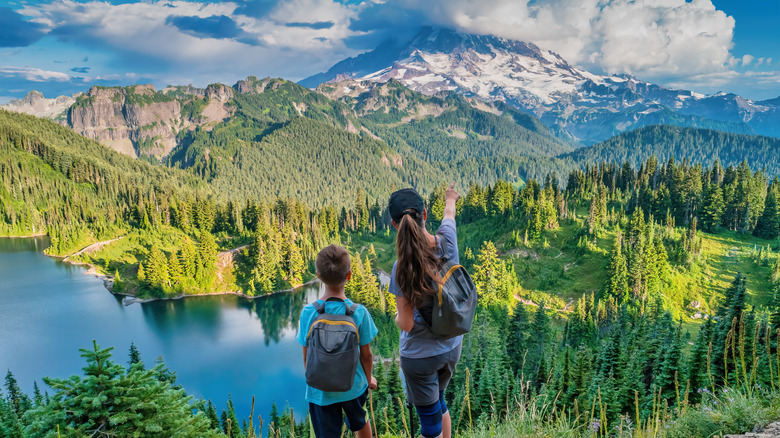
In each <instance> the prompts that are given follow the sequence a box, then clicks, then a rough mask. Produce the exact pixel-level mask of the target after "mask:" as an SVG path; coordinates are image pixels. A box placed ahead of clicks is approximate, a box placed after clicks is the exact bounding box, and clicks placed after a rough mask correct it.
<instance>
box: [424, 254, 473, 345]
mask: <svg viewBox="0 0 780 438" xmlns="http://www.w3.org/2000/svg"><path fill="white" fill-rule="evenodd" d="M441 246H442V253H443V255H444V256H443V257H442V258H441V261H442V263H443V265H442V267H441V269H440V270H439V275H441V279H442V284H440V285H438V288H437V289H438V293H437V294H436V295H435V296H434V297H433V312H432V313H431V332H432V333H433V334H434V335H436V336H438V337H439V338H441V339H450V338H454V337H455V336H460V335H463V334H466V333H468V332H469V331H470V330H471V324H472V322H473V321H474V314H475V313H476V311H477V287H476V286H475V285H474V282H473V281H472V280H471V277H470V276H469V273H468V272H466V268H464V267H463V266H461V265H459V264H457V263H455V262H453V261H451V260H450V259H449V257H448V256H447V254H449V253H448V251H447V249H448V247H447V242H446V241H445V240H444V239H442V240H441Z"/></svg>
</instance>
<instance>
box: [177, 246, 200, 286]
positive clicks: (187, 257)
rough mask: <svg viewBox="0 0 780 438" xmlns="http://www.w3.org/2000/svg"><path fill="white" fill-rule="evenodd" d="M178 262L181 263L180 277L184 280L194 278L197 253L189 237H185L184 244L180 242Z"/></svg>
mask: <svg viewBox="0 0 780 438" xmlns="http://www.w3.org/2000/svg"><path fill="white" fill-rule="evenodd" d="M179 260H180V261H181V266H182V275H183V276H184V277H185V278H195V274H196V273H197V265H198V260H197V253H196V250H195V245H194V244H193V243H192V240H190V238H189V237H185V238H184V242H182V246H181V252H180V253H179Z"/></svg>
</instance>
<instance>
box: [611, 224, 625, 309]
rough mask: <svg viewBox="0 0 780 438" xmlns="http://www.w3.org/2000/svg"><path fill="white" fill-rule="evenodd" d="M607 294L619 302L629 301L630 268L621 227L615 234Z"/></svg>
mask: <svg viewBox="0 0 780 438" xmlns="http://www.w3.org/2000/svg"><path fill="white" fill-rule="evenodd" d="M607 294H609V295H610V296H612V297H614V298H615V300H616V301H617V302H618V303H619V304H623V303H625V302H627V301H628V296H629V295H628V294H629V288H628V269H627V267H626V259H625V257H624V256H623V234H622V233H621V232H620V229H618V231H617V235H616V236H615V243H614V245H613V247H612V256H611V260H610V262H609V280H608V282H607Z"/></svg>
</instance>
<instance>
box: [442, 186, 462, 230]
mask: <svg viewBox="0 0 780 438" xmlns="http://www.w3.org/2000/svg"><path fill="white" fill-rule="evenodd" d="M458 199H460V193H458V192H457V191H456V190H455V182H454V181H453V182H452V184H450V186H449V187H448V188H447V191H446V192H445V193H444V218H443V219H452V220H453V221H454V220H455V213H456V212H457V209H456V208H455V204H456V203H457V202H458Z"/></svg>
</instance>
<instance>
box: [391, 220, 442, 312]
mask: <svg viewBox="0 0 780 438" xmlns="http://www.w3.org/2000/svg"><path fill="white" fill-rule="evenodd" d="M404 213H405V214H404V215H403V217H401V223H400V224H398V237H397V238H396V242H395V249H396V253H397V254H398V264H397V265H396V269H395V276H396V281H398V286H399V288H400V289H401V291H402V292H403V294H404V297H405V298H406V299H407V300H409V302H410V303H411V304H412V306H414V307H415V308H418V309H419V308H420V307H421V306H422V305H423V303H424V302H425V300H424V298H425V295H433V294H435V293H436V290H435V289H434V286H433V285H434V283H441V276H440V275H439V268H440V267H441V261H440V260H439V258H438V257H436V255H435V254H434V253H433V248H432V247H431V245H430V242H429V241H428V238H427V236H426V233H425V229H424V228H423V218H422V214H421V213H420V212H418V211H417V210H407V211H406V212H404Z"/></svg>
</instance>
